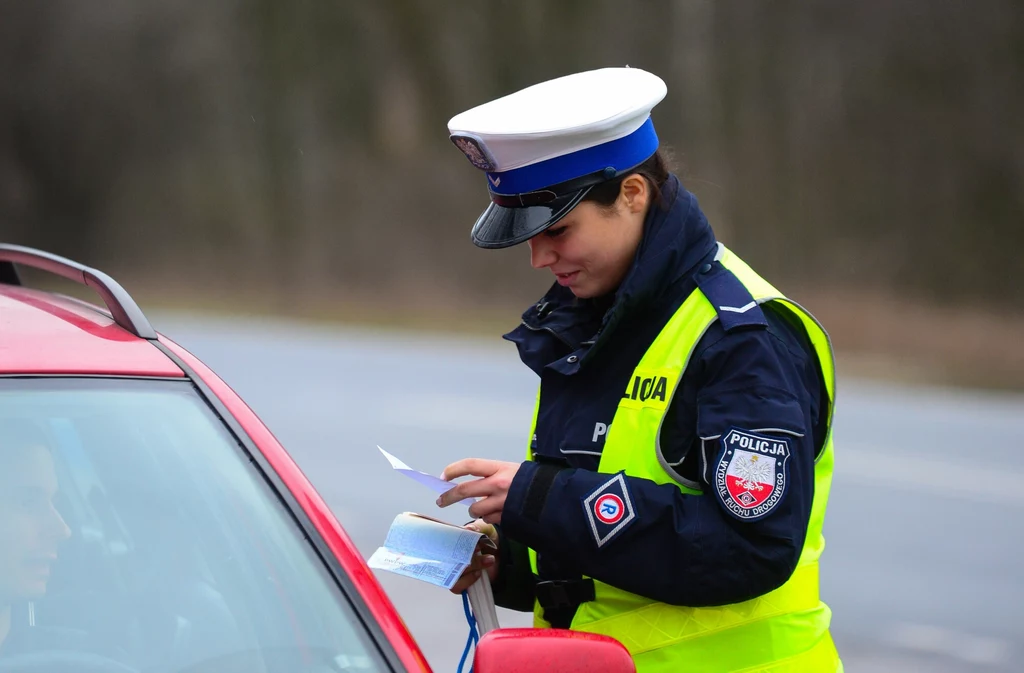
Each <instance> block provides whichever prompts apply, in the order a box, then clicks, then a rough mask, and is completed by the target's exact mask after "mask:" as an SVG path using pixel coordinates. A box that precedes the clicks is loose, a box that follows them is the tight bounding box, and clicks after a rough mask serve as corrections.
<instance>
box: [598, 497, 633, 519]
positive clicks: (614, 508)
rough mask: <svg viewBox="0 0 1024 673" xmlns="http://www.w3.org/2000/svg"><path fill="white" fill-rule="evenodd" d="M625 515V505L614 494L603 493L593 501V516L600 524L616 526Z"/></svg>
mask: <svg viewBox="0 0 1024 673" xmlns="http://www.w3.org/2000/svg"><path fill="white" fill-rule="evenodd" d="M625 515H626V505H625V504H624V503H623V502H622V498H620V497H619V496H617V495H615V494H614V493H605V494H604V495H602V496H601V497H599V498H598V499H597V500H595V501H594V516H596V517H597V520H598V521H600V522H601V523H605V524H608V525H609V526H611V525H612V524H616V523H618V522H619V521H622V517H623V516H625Z"/></svg>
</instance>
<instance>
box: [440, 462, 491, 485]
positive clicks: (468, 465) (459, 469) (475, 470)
mask: <svg viewBox="0 0 1024 673" xmlns="http://www.w3.org/2000/svg"><path fill="white" fill-rule="evenodd" d="M500 466H501V461H498V460H487V459H486V458H463V459H462V460H457V461H455V462H454V463H452V464H451V465H449V466H448V467H446V468H444V470H442V472H441V478H442V479H444V480H445V481H451V480H452V479H458V478H459V477H466V476H473V477H489V476H491V475H492V474H494V473H495V472H497V471H498V468H499V467H500Z"/></svg>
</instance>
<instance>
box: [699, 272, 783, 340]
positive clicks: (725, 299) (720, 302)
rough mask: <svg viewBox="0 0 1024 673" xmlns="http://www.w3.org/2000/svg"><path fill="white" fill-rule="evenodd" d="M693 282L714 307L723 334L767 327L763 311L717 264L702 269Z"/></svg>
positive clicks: (739, 284) (734, 276)
mask: <svg viewBox="0 0 1024 673" xmlns="http://www.w3.org/2000/svg"><path fill="white" fill-rule="evenodd" d="M709 267H710V268H709ZM694 279H695V280H696V281H697V287H699V288H700V291H701V293H703V295H704V296H705V297H707V299H708V301H709V302H711V305H712V306H714V308H715V312H716V313H717V314H718V320H719V322H721V323H722V327H723V328H724V329H725V331H726V332H731V331H733V330H736V329H741V328H746V329H751V328H754V329H765V328H767V327H768V320H767V319H766V318H765V317H764V311H762V310H761V306H760V305H759V304H758V302H757V301H756V300H755V299H754V296H753V295H752V294H750V290H748V289H747V288H746V287H745V286H744V285H743V283H742V282H740V279H739V278H737V277H736V274H734V273H733V272H732V271H730V270H729V269H727V268H726V267H724V266H723V265H722V263H721V262H718V261H716V262H714V263H712V264H708V265H705V266H704V267H703V268H702V269H701V270H700V271H698V272H697V275H696V276H695V278H694Z"/></svg>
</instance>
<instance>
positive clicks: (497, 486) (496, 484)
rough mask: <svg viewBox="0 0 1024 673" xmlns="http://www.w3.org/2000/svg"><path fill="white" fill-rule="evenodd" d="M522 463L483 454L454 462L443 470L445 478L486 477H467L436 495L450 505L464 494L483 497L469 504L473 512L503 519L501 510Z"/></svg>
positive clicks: (489, 520)
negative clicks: (479, 456) (471, 478)
mask: <svg viewBox="0 0 1024 673" xmlns="http://www.w3.org/2000/svg"><path fill="white" fill-rule="evenodd" d="M519 465H520V463H507V462H505V461H501V460H484V459H483V458H465V459H463V460H460V461H457V462H455V463H452V464H451V465H449V466H448V467H446V468H444V472H442V473H441V478H442V479H444V480H445V481H451V480H452V479H458V478H459V477H465V476H473V477H483V479H473V480H472V481H464V482H462V483H461V484H459V485H458V486H456V487H454V488H452V489H451V490H449V491H446V492H444V493H443V494H441V497H440V498H438V499H437V505H438V507H447V506H448V505H451V504H452V503H456V502H458V501H460V500H462V499H464V498H483V499H482V500H478V501H477V502H476V503H474V504H473V505H471V506H470V508H469V513H470V515H471V516H474V517H477V518H479V519H483V520H484V521H485V522H487V523H500V522H501V512H502V510H503V509H504V508H505V497H506V496H507V495H508V489H509V486H511V485H512V479H513V478H514V477H515V476H516V472H518V471H519Z"/></svg>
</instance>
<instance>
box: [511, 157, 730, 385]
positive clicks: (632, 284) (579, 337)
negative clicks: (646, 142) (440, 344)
mask: <svg viewBox="0 0 1024 673" xmlns="http://www.w3.org/2000/svg"><path fill="white" fill-rule="evenodd" d="M661 191H662V203H663V204H665V205H664V207H652V208H651V209H650V212H648V214H647V218H646V219H645V220H644V234H643V238H642V239H641V241H640V245H639V246H638V248H637V252H636V256H635V258H634V260H633V265H632V266H631V267H630V270H629V271H628V272H627V273H626V276H625V278H624V279H623V281H622V283H621V284H620V285H619V287H618V289H617V290H616V291H615V293H614V294H612V295H609V296H607V297H601V298H597V299H589V300H581V299H577V298H576V297H575V295H573V294H572V291H571V290H569V289H568V288H565V287H562V286H561V285H558V284H557V283H555V284H553V285H552V287H551V288H550V289H549V290H548V292H547V293H546V294H545V295H544V296H543V297H542V298H541V299H540V301H538V302H536V303H535V304H534V305H532V306H531V307H530V308H528V309H527V310H526V312H525V313H523V317H522V324H521V325H520V327H519V328H517V329H515V330H513V331H512V332H510V333H508V334H506V335H505V338H506V339H508V340H509V341H512V342H514V343H516V344H517V345H518V346H519V351H520V356H521V357H522V359H523V361H524V362H525V363H526V364H527V365H528V366H530V367H531V368H532V369H534V370H535V371H537V372H539V371H540V370H541V369H542V368H543V367H544V366H545V365H546V364H548V363H547V362H543V363H541V362H536V361H535V360H536V358H535V357H533V355H540V353H539V352H538V351H537V349H535V348H531V347H530V346H529V345H528V344H526V343H525V342H526V341H528V340H530V339H531V338H532V337H533V335H536V334H537V333H547V334H549V335H551V336H552V337H554V338H555V339H557V340H558V341H561V342H562V343H563V344H564V345H565V346H566V347H568V348H569V350H570V351H576V350H578V349H580V348H583V349H586V350H587V351H588V352H586V353H584V354H583V355H582V356H581V357H580V358H579V359H581V360H582V359H583V356H589V355H592V353H593V352H595V351H596V350H598V348H597V347H598V346H600V345H602V342H604V341H605V340H606V339H607V338H608V336H609V335H610V334H611V333H612V332H613V331H614V329H615V327H616V326H617V325H618V324H620V323H621V322H622V320H623V319H624V318H627V317H630V316H634V315H637V314H638V313H639V312H642V311H644V309H646V308H650V307H653V306H656V305H658V304H659V303H660V301H663V300H665V299H666V298H667V297H671V296H672V295H673V294H675V293H677V292H678V290H679V287H678V286H679V282H680V281H681V280H682V279H684V278H688V277H690V276H692V275H693V274H694V272H695V271H696V269H697V267H698V266H699V265H700V264H701V263H702V262H703V261H704V260H705V258H707V257H708V256H709V255H713V254H714V251H715V249H716V247H717V242H716V240H715V236H714V233H713V232H712V231H711V226H710V225H709V224H708V221H707V218H706V217H704V213H703V212H701V210H700V207H699V205H698V204H697V198H696V197H695V196H694V195H693V194H691V193H690V192H688V191H687V190H686V189H684V188H683V186H682V184H681V183H680V182H679V179H678V178H676V176H674V175H670V176H669V178H668V180H666V181H665V183H664V184H663V185H662V186H661ZM543 350H547V349H543ZM581 364H582V363H581Z"/></svg>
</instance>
